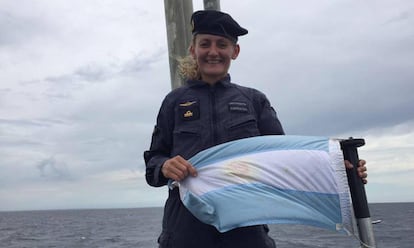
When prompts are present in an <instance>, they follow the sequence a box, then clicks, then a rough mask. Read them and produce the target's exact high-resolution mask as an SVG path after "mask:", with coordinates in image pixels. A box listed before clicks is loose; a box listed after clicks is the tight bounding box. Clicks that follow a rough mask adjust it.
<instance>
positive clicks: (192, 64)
mask: <svg viewBox="0 0 414 248" xmlns="http://www.w3.org/2000/svg"><path fill="white" fill-rule="evenodd" d="M192 46H195V35H194V36H193V38H192V41H191V45H190V47H189V48H188V53H190V49H191V47H192ZM178 71H179V73H180V75H181V77H183V78H184V79H190V80H194V79H200V78H201V75H200V72H199V70H198V64H197V61H196V60H195V59H194V58H193V56H192V55H191V54H188V55H187V56H185V57H184V58H178Z"/></svg>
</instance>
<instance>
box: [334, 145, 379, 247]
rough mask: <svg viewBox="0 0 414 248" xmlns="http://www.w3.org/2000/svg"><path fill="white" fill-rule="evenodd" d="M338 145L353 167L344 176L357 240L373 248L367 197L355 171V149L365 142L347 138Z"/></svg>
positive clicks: (362, 245)
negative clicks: (356, 230) (357, 235)
mask: <svg viewBox="0 0 414 248" xmlns="http://www.w3.org/2000/svg"><path fill="white" fill-rule="evenodd" d="M340 143H341V149H342V152H343V154H344V159H346V160H348V161H349V162H351V163H352V164H353V165H354V168H352V169H347V170H346V174H347V177H348V184H349V188H350V191H351V198H352V205H353V208H354V213H355V217H356V219H357V225H358V233H359V238H360V240H361V241H362V242H361V247H375V237H374V229H373V228H372V221H371V215H370V213H369V208H368V201H367V196H366V193H365V188H364V184H363V182H362V180H361V178H360V177H359V176H358V171H357V165H358V163H359V158H358V150H357V148H358V147H360V146H363V145H365V141H364V140H363V139H353V138H349V139H347V140H342V141H341V142H340Z"/></svg>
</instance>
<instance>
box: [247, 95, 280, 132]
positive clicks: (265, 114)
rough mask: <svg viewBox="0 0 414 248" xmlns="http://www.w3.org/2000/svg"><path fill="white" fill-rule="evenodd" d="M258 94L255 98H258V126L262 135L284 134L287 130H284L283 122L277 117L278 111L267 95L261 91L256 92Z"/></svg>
mask: <svg viewBox="0 0 414 248" xmlns="http://www.w3.org/2000/svg"><path fill="white" fill-rule="evenodd" d="M256 93H257V96H256V97H255V98H254V99H255V100H256V106H258V107H257V109H258V113H257V116H258V127H259V130H260V134H261V135H284V134H285V131H284V130H283V127H282V124H281V123H280V121H279V118H278V117H277V114H276V111H275V110H274V109H273V107H272V106H271V105H270V102H269V100H268V99H267V97H266V96H265V95H264V94H263V93H261V92H256Z"/></svg>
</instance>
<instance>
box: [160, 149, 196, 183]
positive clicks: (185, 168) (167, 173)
mask: <svg viewBox="0 0 414 248" xmlns="http://www.w3.org/2000/svg"><path fill="white" fill-rule="evenodd" d="M161 172H162V174H163V175H164V177H166V178H171V179H172V180H175V181H178V182H179V181H181V180H183V179H184V178H186V177H187V176H188V175H191V176H193V177H196V176H197V170H196V169H195V168H194V166H192V165H191V164H190V162H188V161H187V160H185V159H184V158H183V157H181V156H180V155H177V156H175V157H173V158H170V159H168V160H167V161H165V162H164V164H163V165H162V168H161Z"/></svg>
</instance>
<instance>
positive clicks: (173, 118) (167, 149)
mask: <svg viewBox="0 0 414 248" xmlns="http://www.w3.org/2000/svg"><path fill="white" fill-rule="evenodd" d="M191 21H192V24H193V30H192V31H193V42H192V44H191V45H190V49H189V52H190V58H187V59H186V60H184V61H183V63H182V65H183V66H182V70H183V72H184V76H185V77H186V78H187V79H188V80H187V84H186V85H184V86H182V87H180V88H178V89H176V90H174V91H172V92H171V93H169V94H168V95H167V96H166V98H165V99H164V102H163V104H162V106H161V109H160V111H159V114H158V118H157V124H156V126H155V129H154V133H153V136H152V142H151V147H150V149H149V150H148V151H146V152H145V153H144V158H145V161H146V179H147V182H148V183H149V184H150V185H152V186H156V187H159V186H163V185H166V184H167V182H168V180H169V179H173V180H176V181H181V180H182V179H184V178H186V177H187V176H189V175H191V176H196V175H197V171H196V169H195V168H194V167H193V166H192V165H191V164H190V162H189V161H188V159H189V158H190V157H192V156H193V155H194V154H196V153H197V152H199V151H201V150H204V149H206V148H209V147H212V146H215V145H218V144H221V143H224V142H227V141H232V140H236V139H242V138H246V137H253V136H260V135H268V134H275V135H280V134H284V131H283V128H282V126H281V124H280V122H279V120H278V118H277V116H276V112H275V111H274V109H273V108H272V107H271V105H270V103H269V101H268V100H267V98H266V96H265V95H264V94H263V93H261V92H260V91H258V90H255V89H253V88H247V87H243V86H240V85H238V84H234V83H232V82H231V80H230V75H229V74H228V70H229V68H230V64H231V61H232V60H234V59H236V58H237V56H238V55H239V52H240V46H239V44H238V43H237V40H238V36H240V35H245V34H247V30H246V29H244V28H242V27H241V26H240V25H239V24H238V23H237V22H236V21H235V20H233V18H232V17H231V16H230V15H228V14H226V13H223V12H219V11H197V12H195V13H194V14H193V15H192V18H191ZM229 169H230V170H231V171H230V173H236V174H240V173H245V174H246V173H248V168H247V167H245V166H244V167H243V166H242V165H241V166H236V167H234V168H229ZM246 176H247V177H249V176H248V175H247V174H246ZM164 211H165V212H164V222H163V223H164V225H163V230H162V233H161V235H160V237H159V244H160V247H161V248H165V247H180V248H186V247H200V248H201V247H205V248H209V247H229V248H230V247H238V248H242V247H263V248H267V247H269V248H270V247H275V244H274V241H273V240H272V239H271V238H270V237H269V236H268V231H269V229H268V228H267V226H265V225H251V226H248V227H243V228H236V229H233V230H231V231H228V232H224V233H220V232H219V231H218V230H217V229H216V228H215V227H213V226H212V225H209V224H205V223H203V222H201V221H200V220H198V219H197V218H195V217H194V216H193V215H192V214H191V213H190V212H189V210H188V209H187V208H186V207H185V206H184V205H183V203H182V201H181V200H180V197H179V192H178V190H177V189H171V190H170V191H169V197H168V200H167V203H166V205H165V209H164Z"/></svg>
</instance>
